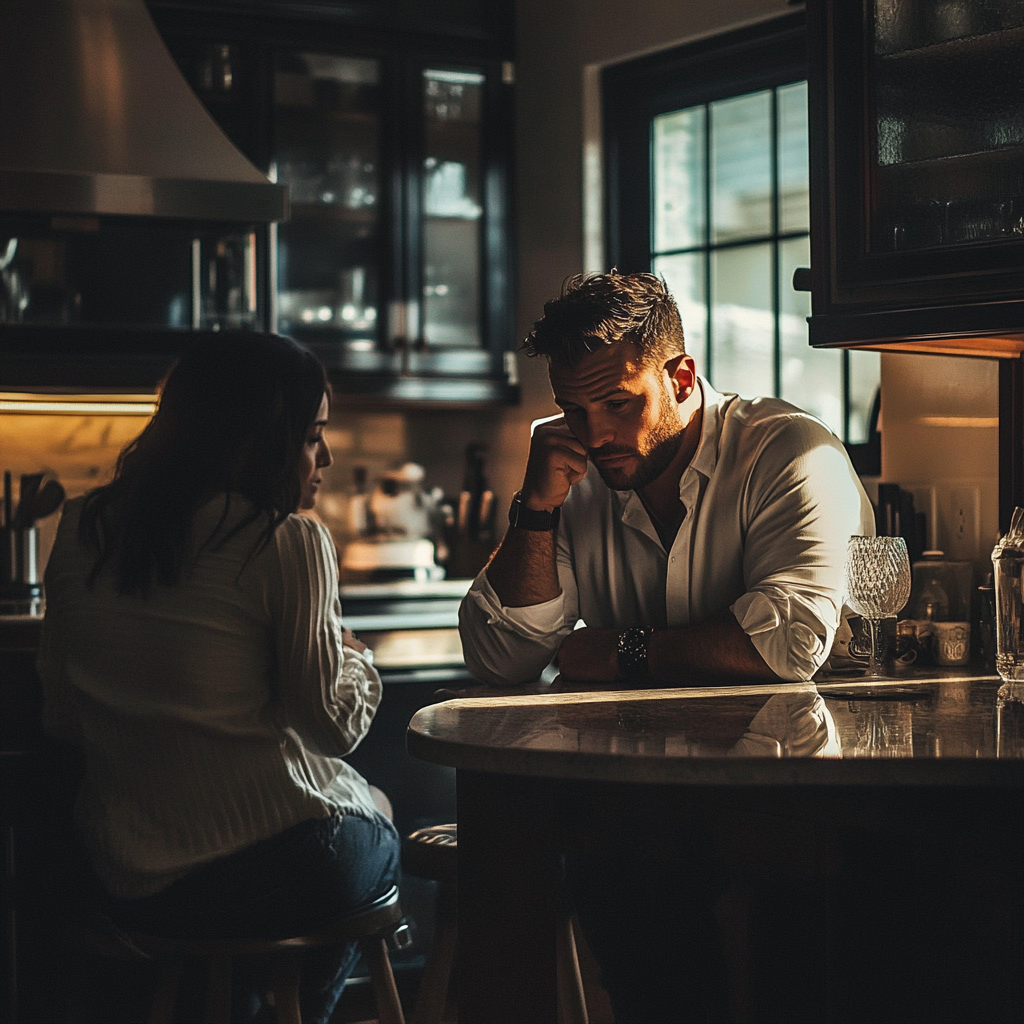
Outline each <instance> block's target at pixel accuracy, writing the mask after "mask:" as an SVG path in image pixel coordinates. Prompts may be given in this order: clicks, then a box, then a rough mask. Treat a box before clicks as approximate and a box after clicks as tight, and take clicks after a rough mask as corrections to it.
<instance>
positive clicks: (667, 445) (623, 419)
mask: <svg viewBox="0 0 1024 1024" xmlns="http://www.w3.org/2000/svg"><path fill="white" fill-rule="evenodd" d="M639 354H640V353H639V350H638V349H637V348H635V347H634V346H633V345H632V344H630V343H629V342H619V343H617V344H614V345H604V344H598V345H597V346H596V349H595V351H593V352H592V353H590V354H589V355H587V356H585V357H584V358H583V359H582V360H580V362H579V363H578V364H577V365H576V366H573V367H569V366H566V365H564V364H562V363H558V362H552V363H551V365H550V370H549V372H550V377H551V387H552V390H553V391H554V393H555V403H556V404H557V405H558V406H559V407H560V408H561V409H562V411H563V412H564V413H565V422H566V425H567V426H568V427H569V429H570V430H571V431H572V433H573V435H574V436H575V437H576V440H577V441H579V442H580V444H582V445H583V446H584V447H585V448H586V449H587V454H588V456H589V458H590V461H591V462H593V463H594V465H595V466H596V467H597V470H598V472H599V473H600V474H601V479H602V480H604V482H605V483H606V484H607V485H608V486H609V487H611V488H612V489H613V490H617V491H627V490H640V489H642V488H643V487H646V486H647V485H648V484H649V483H651V482H652V481H653V480H656V479H657V478H658V477H659V476H661V474H662V473H663V472H664V471H665V470H666V469H667V468H668V466H669V463H671V461H672V459H673V458H674V457H675V455H676V453H677V452H678V451H679V448H680V446H681V445H682V442H683V424H682V421H681V419H680V412H679V401H678V400H677V398H676V384H675V380H674V378H678V377H679V374H678V373H677V372H676V371H675V366H676V360H673V361H672V362H671V363H669V364H668V365H667V367H661V366H657V365H645V364H643V363H641V362H640V360H639ZM677 360H681V363H680V364H679V365H680V366H681V367H682V376H683V377H684V378H685V377H686V376H687V374H689V375H690V377H689V379H690V381H691V383H690V385H689V386H690V387H692V386H693V384H692V381H693V377H692V373H693V360H692V359H690V357H689V356H682V357H677ZM684 386H685V385H684ZM682 397H685V395H684V396H682Z"/></svg>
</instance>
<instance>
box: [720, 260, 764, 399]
mask: <svg viewBox="0 0 1024 1024" xmlns="http://www.w3.org/2000/svg"><path fill="white" fill-rule="evenodd" d="M773 348H774V316H773V314H772V263H771V245H770V244H769V243H764V244H761V245H744V246H740V247H738V248H735V249H721V250H718V251H717V252H713V253H712V254H711V381H712V383H713V384H714V386H715V387H716V388H717V389H718V390H720V391H735V392H737V393H739V394H741V395H748V396H753V395H771V394H772V393H773V392H774V384H773V377H774V374H773V363H774V360H773V358H772V350H773Z"/></svg>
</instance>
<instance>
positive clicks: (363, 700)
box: [39, 332, 398, 1021]
mask: <svg viewBox="0 0 1024 1024" xmlns="http://www.w3.org/2000/svg"><path fill="white" fill-rule="evenodd" d="M329 407H330V388H329V385H328V383H327V379H326V377H325V374H324V370H323V367H322V366H321V365H320V363H319V362H318V361H317V359H316V358H315V357H314V356H312V355H311V354H310V353H309V352H308V351H306V350H305V349H303V348H301V347H300V346H298V345H296V344H295V343H294V342H291V341H288V340H287V339H284V338H279V337H276V336H273V335H256V334H242V333H238V334H231V333H228V332H226V333H224V334H223V335H222V336H221V337H220V338H219V339H218V340H217V341H216V342H215V343H213V344H209V345H204V346H201V347H198V346H197V347H195V348H194V349H193V350H191V351H190V352H189V353H188V354H187V355H185V356H184V357H183V358H182V359H181V360H180V361H179V362H178V364H177V365H176V366H175V368H174V370H173V371H172V372H171V374H170V375H169V377H168V378H167V381H166V384H165V386H164V388H163V392H162V395H161V398H160V405H159V409H158V411H157V413H156V415H155V416H154V417H153V419H152V421H151V422H150V423H149V425H148V426H147V427H146V429H145V430H144V431H143V432H142V434H141V435H140V436H139V437H138V438H137V439H136V440H135V441H133V442H132V443H131V444H130V445H128V447H127V448H126V449H125V450H124V452H123V453H122V454H121V457H120V458H119V459H118V463H117V468H116V471H115V475H114V479H113V482H112V483H110V484H108V485H107V486H105V487H100V488H98V489H97V490H94V491H92V492H91V493H90V494H88V495H87V496H86V497H85V498H80V499H76V500H74V501H70V502H68V503H67V504H66V506H65V511H64V516H63V518H62V521H61V524H60V528H59V531H58V535H57V540H56V543H55V545H54V549H53V552H52V554H51V556H50V561H49V564H48V567H47V572H46V594H47V610H46V618H45V623H44V631H43V643H42V647H41V651H40V657H39V669H40V675H41V677H42V680H43V686H44V692H45V696H46V708H45V720H46V724H47V728H48V730H49V731H50V732H51V733H53V734H55V735H57V736H60V737H62V738H65V739H69V740H71V741H72V742H74V743H76V744H77V745H79V746H80V747H81V749H82V751H83V753H84V761H85V780H84V782H83V784H82V788H81V791H80V793H79V796H78V801H77V805H76V817H77V819H78V824H79V826H80V828H81V830H82V835H83V838H84V842H85V846H86V848H87V850H88V853H89V857H90V860H91V863H92V867H93V870H94V872H95V874H96V876H98V878H99V880H100V882H101V883H102V886H103V889H104V890H105V893H106V896H107V903H108V906H109V913H110V915H111V917H113V918H114V920H115V921H118V922H120V923H122V924H124V925H126V926H131V927H135V928H139V929H143V930H146V931H149V932H153V933H156V934H164V935H175V934H181V935H191V936H202V937H210V938H213V937H225V938H227V937H234V936H250V937H267V938H275V937H276V938H282V937H287V936H290V935H296V934H302V933H303V932H307V931H309V930H310V929H311V928H315V927H316V926H317V925H319V924H321V923H324V922H325V921H327V920H330V919H331V918H333V917H336V916H338V915H339V914H343V913H345V912H347V911H349V910H352V909H355V908H356V907H358V906H360V905H362V904H365V903H367V902H369V901H370V900H372V899H373V898H374V897H376V896H377V895H379V894H381V893H382V892H384V891H386V890H387V889H388V888H389V887H390V886H391V885H392V884H394V882H395V881H396V878H397V874H398V836H397V834H396V832H395V830H394V827H393V826H392V825H391V823H390V822H389V821H388V820H387V818H386V817H385V816H384V815H383V814H381V812H380V811H379V810H378V809H377V806H376V805H375V802H374V799H373V796H372V794H371V792H370V788H369V787H368V785H367V784H366V782H365V781H364V780H363V779H362V777H361V776H360V775H359V774H358V773H357V772H355V770H354V769H352V768H351V767H349V766H348V765H347V764H346V763H345V762H344V761H343V760H342V758H343V757H344V755H346V754H348V753H349V752H350V751H351V750H353V749H354V748H355V746H356V745H357V744H358V743H359V742H360V740H361V739H362V738H363V736H364V735H365V734H366V732H367V730H368V729H369V727H370V722H371V721H372V719H373V715H374V712H375V711H376V708H377V705H378V703H379V702H380V698H381V684H380V677H379V676H378V675H377V673H376V671H375V670H374V668H373V666H372V660H371V655H370V652H369V651H367V650H366V648H365V647H364V645H363V644H361V643H360V642H359V641H358V640H356V639H355V638H354V637H353V636H352V635H351V633H349V632H348V631H347V630H345V629H344V628H343V626H342V622H341V604H340V600H339V595H338V579H337V563H336V558H335V552H334V547H333V544H332V542H331V538H330V535H329V534H328V532H327V530H326V529H325V528H324V527H323V526H322V525H321V524H319V523H318V522H316V521H315V520H314V519H312V518H309V517H305V516H300V515H295V514H294V513H295V512H296V511H298V510H299V509H307V510H308V509H312V508H313V506H314V503H315V501H316V492H317V489H318V487H319V485H320V482H321V480H320V474H321V470H322V469H323V468H324V467H326V466H328V465H330V463H331V454H330V451H329V449H328V447H327V442H326V440H325V438H324V433H323V432H324V428H325V426H326V424H327V418H328V412H329ZM356 956H357V952H356V948H355V946H354V945H353V946H345V947H343V948H340V949H330V950H322V951H317V952H316V953H313V954H310V955H309V957H308V959H307V962H306V963H305V964H304V967H303V982H302V992H301V998H302V1015H303V1020H306V1021H327V1020H328V1019H329V1017H330V1014H331V1011H332V1009H333V1007H334V1005H335V1003H336V1001H337V999H338V997H339V995H340V993H341V989H342V988H343V986H344V983H345V979H346V977H347V976H348V974H349V972H350V971H351V969H352V967H353V966H354V963H355V960H356ZM239 994H241V993H239ZM245 1004H248V1005H245ZM256 1005H258V1004H254V1003H253V1001H252V999H251V997H250V998H248V999H247V1000H240V1001H239V1003H238V1004H236V1013H241V1014H242V1015H243V1016H244V1015H245V1014H246V1013H252V1012H255V1008H256Z"/></svg>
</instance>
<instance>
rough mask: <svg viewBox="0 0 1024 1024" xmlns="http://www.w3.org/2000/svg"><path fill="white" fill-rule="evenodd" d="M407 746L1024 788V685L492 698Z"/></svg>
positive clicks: (691, 777)
mask: <svg viewBox="0 0 1024 1024" xmlns="http://www.w3.org/2000/svg"><path fill="white" fill-rule="evenodd" d="M492 694H493V691H492ZM408 742H409V749H410V751H411V752H412V753H414V754H416V755H417V756H419V757H422V758H424V759H426V760H430V761H437V762H439V763H442V764H450V765H453V766H454V767H457V768H466V769H471V770H477V771H492V772H500V773H503V774H523V775H534V774H536V775H547V776H556V777H564V778H602V779H607V780H609V781H636V782H676V783H685V782H687V781H690V782H694V783H698V782H704V783H712V784H714V783H722V784H744V783H750V784H771V783H783V782H786V783H794V782H796V783H801V782H805V783H809V784H810V783H834V784H843V783H874V784H882V785H889V784H927V783H936V784H938V783H942V784H954V785H956V784H999V785H1021V784H1024V687H1021V686H1016V687H1010V686H1002V687H1001V686H1000V681H999V679H998V678H997V677H994V676H987V677H977V676H975V677H973V678H971V677H966V676H963V675H960V676H957V675H955V674H952V673H951V674H949V675H948V676H946V677H944V678H930V679H925V680H921V681H916V682H908V681H906V680H899V681H896V680H894V681H892V682H891V683H882V684H879V683H857V682H849V681H846V682H842V683H821V684H818V685H817V686H815V684H813V683H780V684H776V685H770V686H732V687H707V688H697V687H691V688H686V689H658V690H625V691H623V690H619V691H588V692H570V693H552V692H549V693H533V694H518V695H508V696H504V695H500V696H496V695H491V696H484V697H475V698H474V697H470V698H466V699H460V700H451V701H446V702H445V703H442V704H437V705H433V706H431V707H428V708H424V709H422V710H421V711H419V712H418V713H417V714H416V716H415V717H414V718H413V720H412V722H411V723H410V730H409V737H408Z"/></svg>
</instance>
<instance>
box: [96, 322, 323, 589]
mask: <svg viewBox="0 0 1024 1024" xmlns="http://www.w3.org/2000/svg"><path fill="white" fill-rule="evenodd" d="M325 394H327V395H328V396H329V395H330V385H329V384H328V382H327V376H326V374H325V372H324V368H323V366H322V365H321V363H320V361H319V360H318V359H317V358H316V357H315V356H314V355H312V353H310V352H309V351H307V350H306V349H304V348H302V347H301V346H299V345H297V344H296V343H295V342H293V341H290V340H289V339H287V338H281V337H279V336H277V335H274V334H255V333H248V332H242V331H225V332H223V333H222V334H220V335H219V336H218V337H217V338H216V339H215V340H214V341H212V342H208V343H201V344H196V345H194V346H193V348H192V349H191V350H190V351H189V352H188V353H187V354H186V355H184V356H182V358H181V359H180V360H179V361H178V363H177V364H176V365H175V366H174V368H173V369H172V370H171V372H170V374H169V375H168V377H167V379H166V381H165V382H164V386H163V389H162V393H161V397H160V406H159V409H158V410H157V413H156V415H155V416H154V417H153V419H152V420H151V421H150V422H149V424H148V425H147V426H146V428H145V430H143V431H142V433H141V434H140V435H139V436H138V437H137V438H136V439H135V440H134V441H132V442H131V443H130V444H129V445H128V446H127V447H126V448H125V449H124V451H122V452H121V454H120V456H119V457H118V460H117V468H116V470H115V473H114V479H113V481H112V482H111V483H110V484H108V485H107V486H105V487H100V488H98V489H97V490H94V491H92V492H91V493H90V494H89V495H88V496H87V497H86V499H85V504H84V507H83V509H82V516H81V521H80V525H79V539H80V540H81V542H82V543H83V544H86V545H88V546H90V547H92V548H93V549H94V550H95V551H96V555H97V557H96V562H95V564H94V566H93V569H92V572H91V574H90V577H89V582H90V584H91V583H92V582H93V581H94V580H95V579H96V577H97V575H98V574H99V573H100V571H101V570H102V569H103V568H104V567H105V566H106V565H108V564H110V563H113V565H114V569H115V573H116V587H117V590H118V592H119V593H121V594H135V595H145V594H146V593H148V592H149V590H150V589H151V587H152V585H153V581H154V578H155V580H156V581H157V582H158V583H161V584H163V585H166V586H174V585H175V584H176V583H178V582H179V580H180V579H181V574H182V569H183V568H184V563H185V559H186V556H187V552H188V550H189V543H190V531H191V526H192V520H193V517H194V515H195V513H196V512H197V511H198V509H199V508H200V507H201V506H202V505H203V504H204V503H205V502H207V501H209V500H210V498H212V497H214V496H215V495H217V494H218V493H222V492H223V493H226V494H228V495H230V494H232V493H234V494H241V495H242V496H243V497H245V498H247V499H248V501H249V503H250V505H251V510H250V511H249V512H247V514H246V516H245V517H244V518H243V520H242V521H241V522H240V523H238V524H237V525H236V526H235V527H234V528H233V529H232V530H231V531H230V532H229V533H228V534H227V535H225V536H222V537H219V538H218V540H217V542H216V543H217V545H218V546H219V545H220V544H223V543H224V542H225V541H226V540H227V539H228V538H229V537H230V536H233V535H234V534H235V533H237V532H238V531H239V530H241V529H243V528H244V527H246V526H248V525H249V524H250V523H253V522H256V521H257V520H259V519H263V520H264V521H265V524H266V525H265V528H264V531H263V533H262V534H261V535H260V537H259V539H258V540H257V542H256V547H255V548H254V549H253V550H254V551H256V550H259V549H260V548H261V547H262V546H265V545H266V544H267V543H268V542H269V540H270V538H271V536H272V535H273V533H274V530H276V529H277V527H278V526H279V525H280V524H281V522H283V521H284V519H285V518H286V517H287V516H288V515H289V513H291V512H294V511H295V510H296V509H297V508H298V506H299V499H300V493H301V482H300V480H299V475H298V459H299V455H300V452H301V450H302V444H303V442H304V440H305V437H306V434H307V432H308V431H309V430H310V429H311V428H312V426H313V423H314V421H315V419H316V414H317V411H318V410H319V408H320V403H321V401H322V400H323V397H324V395H325ZM229 503H230V497H229V498H228V502H226V503H225V508H224V512H223V515H222V517H221V521H220V523H221V524H223V523H224V521H225V520H226V518H227V514H228V508H229ZM219 530H220V525H218V528H217V530H215V531H214V534H215V535H216V533H217V531H219ZM211 539H212V538H208V539H207V541H206V543H209V541H210V540H211Z"/></svg>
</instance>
